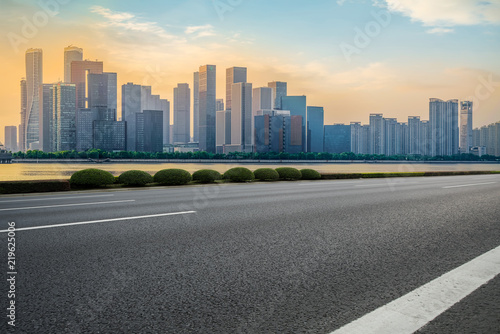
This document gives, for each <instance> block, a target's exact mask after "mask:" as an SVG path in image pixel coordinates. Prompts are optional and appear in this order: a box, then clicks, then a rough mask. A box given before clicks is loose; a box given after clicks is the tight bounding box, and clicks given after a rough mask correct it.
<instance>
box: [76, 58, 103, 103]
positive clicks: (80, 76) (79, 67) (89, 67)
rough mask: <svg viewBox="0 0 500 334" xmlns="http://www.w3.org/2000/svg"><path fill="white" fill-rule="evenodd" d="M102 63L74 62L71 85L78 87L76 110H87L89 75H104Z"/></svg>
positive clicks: (89, 61)
mask: <svg viewBox="0 0 500 334" xmlns="http://www.w3.org/2000/svg"><path fill="white" fill-rule="evenodd" d="M102 67H103V63H102V61H91V60H82V61H72V62H71V83H72V84H74V85H75V86H76V108H77V109H80V108H87V98H88V96H87V95H86V89H87V74H89V73H95V74H102Z"/></svg>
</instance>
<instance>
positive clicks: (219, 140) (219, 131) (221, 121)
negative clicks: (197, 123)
mask: <svg viewBox="0 0 500 334" xmlns="http://www.w3.org/2000/svg"><path fill="white" fill-rule="evenodd" d="M215 128H216V136H215V146H216V150H217V153H224V145H225V144H226V111H225V110H218V111H217V112H216V115H215Z"/></svg>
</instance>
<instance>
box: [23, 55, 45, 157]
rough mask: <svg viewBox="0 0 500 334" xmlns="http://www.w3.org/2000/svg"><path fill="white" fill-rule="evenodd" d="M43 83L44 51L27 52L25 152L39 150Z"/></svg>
mask: <svg viewBox="0 0 500 334" xmlns="http://www.w3.org/2000/svg"><path fill="white" fill-rule="evenodd" d="M42 83H43V52H42V49H28V50H27V51H26V119H25V124H26V129H25V138H26V139H25V145H26V147H25V150H28V149H37V148H38V145H39V139H40V129H39V113H40V110H39V108H40V107H39V89H40V85H41V84H42Z"/></svg>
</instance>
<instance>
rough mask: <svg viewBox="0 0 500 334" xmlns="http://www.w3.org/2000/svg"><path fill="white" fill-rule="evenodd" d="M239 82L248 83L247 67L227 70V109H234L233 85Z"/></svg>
mask: <svg viewBox="0 0 500 334" xmlns="http://www.w3.org/2000/svg"><path fill="white" fill-rule="evenodd" d="M239 82H247V68H246V67H231V68H228V69H226V109H227V110H231V107H232V98H231V95H232V85H233V84H235V83H239Z"/></svg>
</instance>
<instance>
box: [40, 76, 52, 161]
mask: <svg viewBox="0 0 500 334" xmlns="http://www.w3.org/2000/svg"><path fill="white" fill-rule="evenodd" d="M53 87H54V85H53V84H42V85H40V92H39V94H40V95H39V101H40V103H39V107H40V113H39V116H38V117H39V120H40V124H39V127H40V139H39V141H40V145H39V148H40V150H42V151H44V152H52V148H53V147H52V143H53V141H54V139H53V138H52V126H53V124H52V119H53V112H54V103H53V98H54V93H53Z"/></svg>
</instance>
